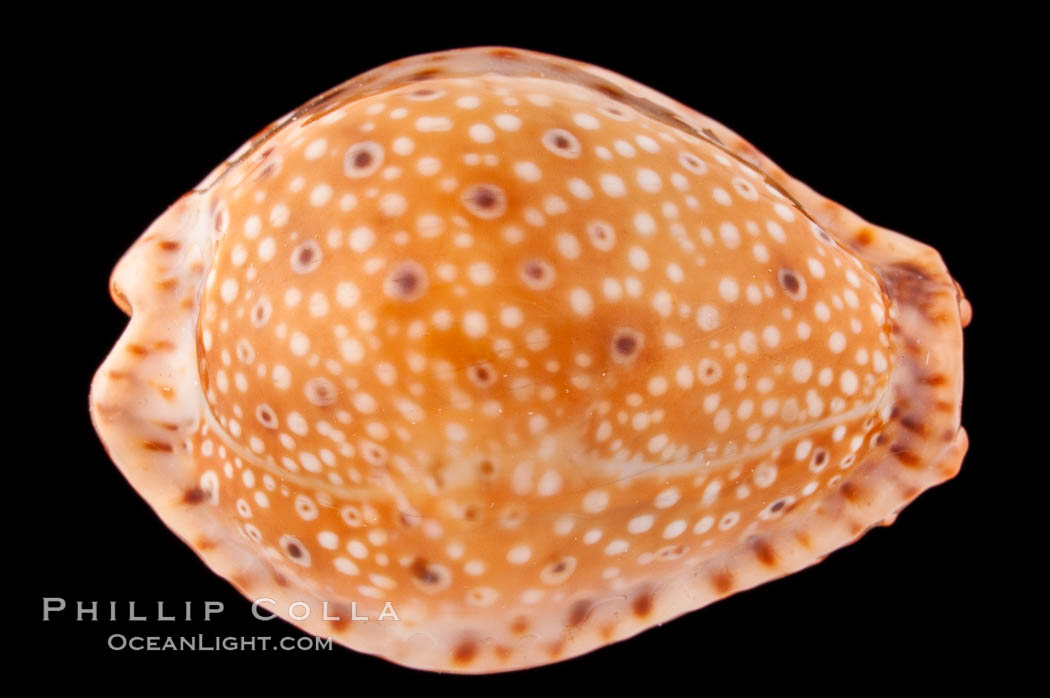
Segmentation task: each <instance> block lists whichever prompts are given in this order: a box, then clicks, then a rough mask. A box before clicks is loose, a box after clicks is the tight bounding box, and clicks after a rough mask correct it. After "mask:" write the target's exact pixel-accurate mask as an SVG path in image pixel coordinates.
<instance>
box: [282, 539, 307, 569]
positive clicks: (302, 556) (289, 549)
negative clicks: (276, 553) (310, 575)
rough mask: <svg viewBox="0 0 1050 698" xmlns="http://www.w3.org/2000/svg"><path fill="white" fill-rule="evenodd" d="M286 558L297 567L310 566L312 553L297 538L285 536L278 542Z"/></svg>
mask: <svg viewBox="0 0 1050 698" xmlns="http://www.w3.org/2000/svg"><path fill="white" fill-rule="evenodd" d="M277 543H278V545H279V546H280V547H281V551H282V552H283V553H284V554H285V556H286V557H287V558H288V559H289V560H291V561H292V562H294V563H295V564H297V565H301V566H303V567H309V566H310V551H309V550H307V549H306V546H305V545H303V543H302V541H300V540H299V539H298V538H296V537H295V536H291V535H288V534H285V535H283V536H281V538H280V539H279V540H278V541H277Z"/></svg>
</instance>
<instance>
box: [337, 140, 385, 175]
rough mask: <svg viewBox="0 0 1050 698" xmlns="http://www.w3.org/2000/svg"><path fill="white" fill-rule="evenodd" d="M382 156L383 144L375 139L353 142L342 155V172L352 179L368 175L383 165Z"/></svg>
mask: <svg viewBox="0 0 1050 698" xmlns="http://www.w3.org/2000/svg"><path fill="white" fill-rule="evenodd" d="M383 157H384V151H383V146H381V145H379V144H378V143H376V142H375V141H361V142H360V143H355V144H354V145H352V146H350V148H349V149H348V150H347V151H346V155H345V156H344V157H343V172H345V173H346V176H347V177H351V178H353V179H361V178H363V177H368V176H369V175H371V174H374V173H375V172H376V170H378V169H379V168H380V167H382V166H383Z"/></svg>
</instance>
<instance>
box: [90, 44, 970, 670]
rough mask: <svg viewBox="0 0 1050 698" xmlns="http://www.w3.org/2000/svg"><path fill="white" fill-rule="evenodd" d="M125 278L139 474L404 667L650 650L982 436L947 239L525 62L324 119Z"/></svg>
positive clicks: (177, 212)
mask: <svg viewBox="0 0 1050 698" xmlns="http://www.w3.org/2000/svg"><path fill="white" fill-rule="evenodd" d="M111 290H112V294H113V297H114V299H115V300H116V302H117V303H118V304H119V305H120V306H121V307H122V308H123V309H124V310H125V311H127V312H128V313H129V314H130V315H131V321H130V323H129V325H128V328H127V330H126V331H125V332H124V334H123V335H122V337H121V338H120V340H119V342H118V343H117V345H116V347H115V348H114V350H113V352H112V353H111V354H110V356H109V357H108V358H107V359H106V361H105V363H104V364H103V365H102V367H101V368H100V369H99V371H98V373H97V375H96V377H95V380H94V383H93V385H92V392H91V400H90V406H91V413H92V417H93V420H94V423H95V425H96V428H97V430H98V432H99V435H100V437H101V438H102V441H103V442H104V443H105V445H106V447H107V449H108V451H109V453H110V455H111V456H112V458H113V460H114V461H115V462H116V463H117V465H118V466H119V467H120V468H121V470H122V471H123V472H124V474H125V476H126V477H127V478H128V480H129V481H130V482H131V483H132V484H133V485H134V487H135V488H136V489H137V490H138V491H139V492H140V493H141V494H142V495H143V497H145V498H146V499H147V500H148V501H149V502H150V504H151V505H152V506H153V507H154V509H155V510H156V511H157V513H158V514H159V515H160V516H161V517H162V518H163V519H164V521H165V522H166V523H167V524H168V525H169V526H170V527H171V528H172V529H173V530H174V531H175V532H176V533H177V534H178V535H180V536H181V537H182V538H183V539H184V540H185V541H186V542H187V544H189V545H191V546H192V547H193V548H194V549H195V550H196V551H197V552H198V553H199V555H200V556H201V557H202V559H203V560H204V561H205V562H206V563H207V564H208V565H209V566H211V568H212V569H214V570H215V571H216V572H217V573H218V574H220V575H222V576H223V577H225V578H226V579H228V580H229V581H230V582H231V583H233V584H234V585H236V586H237V587H238V588H239V589H240V590H241V591H242V592H243V593H244V594H245V595H246V596H248V597H250V598H252V599H258V598H263V597H266V598H269V599H273V600H274V603H273V604H272V606H273V608H274V610H276V611H277V612H278V613H280V614H281V615H282V616H284V617H286V618H288V619H289V620H292V621H293V622H295V623H296V624H297V625H299V626H300V627H302V628H304V629H305V630H307V631H309V632H311V633H315V634H318V635H325V636H332V637H333V638H335V639H336V640H337V641H338V642H340V643H342V644H345V645H346V646H348V647H351V648H353V649H355V650H358V651H362V652H367V653H372V654H377V655H380V656H383V657H386V658H388V659H390V660H392V661H394V662H398V663H401V664H405V665H409V666H412V667H419V668H425V669H432V670H444V671H458V672H492V671H504V670H510V669H516V668H524V667H529V666H535V665H540V664H545V663H549V662H554V661H558V660H562V659H565V658H568V657H572V656H575V655H578V654H581V653H584V652H587V651H590V650H592V649H594V648H597V647H600V646H602V645H605V644H608V643H611V642H615V641H617V640H620V639H623V638H626V637H629V636H631V635H634V634H636V633H638V632H640V631H642V630H644V629H646V628H649V627H651V626H653V625H656V624H659V623H661V622H663V621H666V620H669V619H671V618H674V617H676V616H679V615H681V614H683V613H686V612H689V611H693V610H695V609H698V608H700V607H702V606H704V605H706V604H708V603H710V602H712V601H715V600H717V599H719V598H721V597H724V596H726V595H728V594H732V593H734V592H736V591H739V590H742V589H746V588H749V587H752V586H755V585H757V584H760V583H762V582H764V581H767V580H770V579H773V578H776V577H780V576H783V575H786V574H789V573H791V572H793V571H796V570H798V569H800V568H803V567H806V566H808V565H811V564H813V563H815V562H817V561H819V560H820V559H822V558H823V557H824V556H825V555H827V554H828V553H830V552H831V551H833V550H835V549H836V548H838V547H841V546H842V545H845V544H847V543H849V542H851V541H853V540H855V539H856V538H857V537H859V536H861V535H862V534H863V533H864V532H865V531H866V530H867V529H869V528H870V527H872V526H874V525H876V524H880V523H889V522H891V521H892V519H893V517H894V516H895V514H896V512H898V511H899V510H900V509H901V508H902V507H903V506H905V505H906V504H907V503H908V502H910V501H911V500H912V499H914V498H915V497H916V496H917V495H918V494H920V493H921V492H922V491H923V490H925V489H927V488H928V487H930V486H933V485H935V484H937V483H940V482H942V481H944V480H946V479H948V478H950V477H952V476H953V475H954V474H955V473H956V472H957V471H958V468H959V466H960V463H961V461H962V457H963V454H964V452H965V450H966V434H965V432H964V431H963V429H962V428H961V427H960V424H959V414H960V400H961V394H962V328H963V326H965V324H966V323H968V322H969V315H970V311H969V305H968V303H967V302H966V300H965V299H964V298H963V296H962V293H961V291H960V289H959V288H958V286H957V285H956V284H955V283H954V282H953V281H952V279H951V277H950V276H949V274H948V272H947V270H946V269H945V267H944V265H943V263H942V261H941V259H940V257H939V256H938V254H937V253H936V251H934V250H933V249H931V248H929V247H927V246H925V245H923V244H921V243H919V242H916V241H914V240H912V239H910V238H906V237H904V236H902V235H899V234H897V233H894V232H891V231H888V230H885V229H882V228H879V227H877V226H874V225H871V224H869V223H866V222H865V221H863V220H861V219H860V218H858V217H857V216H856V215H854V214H852V213H850V212H849V211H847V210H845V209H844V208H843V207H841V206H839V205H837V204H835V203H833V202H830V201H828V200H826V199H824V198H822V197H821V196H819V195H818V194H816V193H815V192H813V191H812V190H810V189H809V188H807V187H806V186H805V185H803V184H801V183H799V182H797V181H795V180H793V179H792V178H791V177H789V176H788V175H787V174H785V173H784V172H783V171H782V170H781V169H780V168H779V167H777V166H776V165H775V164H773V163H772V162H770V161H769V160H768V159H767V158H765V157H764V156H763V155H762V154H761V153H759V152H757V151H756V150H755V149H754V148H753V147H752V146H751V145H749V144H748V143H747V142H746V141H744V140H742V139H741V138H740V137H739V136H737V135H736V134H734V133H733V132H732V131H730V130H728V129H726V128H725V127H724V126H722V125H721V124H718V123H716V122H713V121H712V120H710V119H708V118H706V117H704V116H703V115H701V114H698V113H696V112H694V111H692V110H690V109H689V108H687V107H685V106H683V105H681V104H678V103H676V102H674V101H672V100H670V99H668V98H667V97H664V96H663V95H660V94H658V93H656V92H654V91H652V90H650V89H648V88H646V87H644V86H642V85H639V84H637V83H635V82H633V81H631V80H629V79H627V78H624V77H622V76H619V75H616V74H613V73H610V72H608V71H605V70H603V69H600V68H597V67H594V66H590V65H585V64H581V63H576V62H573V61H569V60H566V59H561V58H556V57H552V56H546V55H542V54H536V53H531V52H528V51H521V50H516V49H502V48H478V49H465V50H461V51H451V52H444V53H440V54H431V55H426V56H419V57H414V58H409V59H405V60H403V61H398V62H395V63H391V64H389V65H386V66H383V67H381V68H377V69H375V70H373V71H370V72H368V73H366V74H364V75H362V76H359V77H357V78H355V79H353V80H350V81H349V82H347V83H345V84H344V85H342V86H340V87H338V88H336V89H334V90H332V91H330V92H328V93H326V94H325V95H322V96H321V97H319V98H317V99H315V100H313V101H312V102H310V103H309V104H307V105H305V106H304V107H303V108H301V109H299V110H297V111H296V112H294V113H292V114H290V115H288V116H286V117H285V118H283V119H281V120H279V121H278V122H275V123H274V124H273V125H272V126H271V127H270V128H268V129H266V130H265V131H263V132H262V133H261V134H259V135H258V136H257V137H256V138H254V139H253V140H251V141H250V142H249V143H247V144H246V145H245V146H244V147H243V148H241V149H240V150H239V151H238V152H237V153H236V154H234V156H232V157H231V158H230V159H229V160H228V161H227V162H226V163H224V164H223V165H222V166H220V167H219V168H217V169H216V170H215V171H214V172H213V173H212V174H211V175H209V176H208V177H207V178H206V179H205V181H204V182H202V183H201V185H200V186H199V187H198V188H197V189H195V190H194V191H192V192H190V193H188V194H186V195H185V196H184V197H183V198H182V199H180V200H179V201H178V202H177V203H175V204H174V205H173V206H172V207H171V208H170V209H169V210H168V211H166V212H165V213H164V214H163V215H162V216H161V217H160V218H159V219H157V221H156V222H155V223H154V224H153V225H152V226H151V227H150V228H149V229H148V230H147V231H146V232H145V233H144V234H143V235H142V237H141V238H140V239H139V240H138V241H137V242H136V243H135V245H134V246H133V247H132V248H131V249H130V250H129V251H128V253H127V254H126V255H125V257H124V258H123V259H122V260H121V262H120V263H119V265H118V266H117V268H116V270H115V271H114V273H113V276H112V283H111ZM352 603H353V604H354V607H356V609H357V613H358V615H367V616H369V617H370V620H369V621H367V622H357V621H352V620H351V604H352ZM297 604H301V605H297ZM304 608H306V609H309V612H308V613H307V614H306V615H307V617H306V618H304V619H296V618H293V616H300V617H301V616H302V615H303V609H304ZM289 609H290V610H289ZM395 616H396V618H395Z"/></svg>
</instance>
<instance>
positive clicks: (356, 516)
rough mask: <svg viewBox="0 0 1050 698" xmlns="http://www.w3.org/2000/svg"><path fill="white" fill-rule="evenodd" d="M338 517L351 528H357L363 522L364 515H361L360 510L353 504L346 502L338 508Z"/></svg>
mask: <svg viewBox="0 0 1050 698" xmlns="http://www.w3.org/2000/svg"><path fill="white" fill-rule="evenodd" d="M339 517H340V518H341V519H342V520H343V523H345V524H346V525H347V526H350V527H351V528H359V527H361V526H362V525H364V522H365V520H364V517H363V516H361V510H360V509H358V508H357V507H356V506H354V505H353V504H347V505H346V506H344V507H343V508H342V509H340V510H339Z"/></svg>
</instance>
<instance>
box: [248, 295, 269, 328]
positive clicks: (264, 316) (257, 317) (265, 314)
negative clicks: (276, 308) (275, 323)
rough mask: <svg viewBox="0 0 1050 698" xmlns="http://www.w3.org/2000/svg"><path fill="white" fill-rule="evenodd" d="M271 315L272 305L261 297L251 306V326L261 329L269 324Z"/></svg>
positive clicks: (264, 297) (267, 299)
mask: <svg viewBox="0 0 1050 698" xmlns="http://www.w3.org/2000/svg"><path fill="white" fill-rule="evenodd" d="M272 314H273V304H272V303H271V302H270V299H269V298H267V297H266V296H262V297H260V298H259V300H257V301H255V305H253V306H252V311H251V316H252V324H253V325H255V326H256V327H262V326H263V325H265V324H266V323H267V322H269V320H270V315H272Z"/></svg>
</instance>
